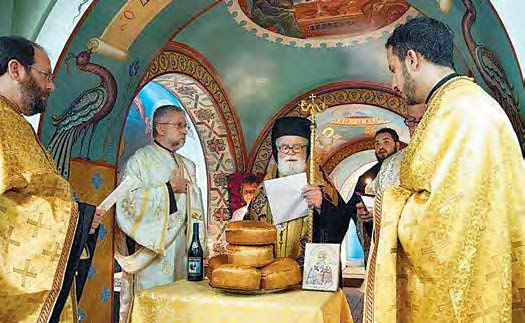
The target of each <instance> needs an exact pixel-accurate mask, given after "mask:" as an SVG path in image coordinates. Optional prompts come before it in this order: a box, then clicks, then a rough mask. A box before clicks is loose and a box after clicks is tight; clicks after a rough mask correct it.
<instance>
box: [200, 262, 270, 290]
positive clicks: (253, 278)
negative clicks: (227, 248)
mask: <svg viewBox="0 0 525 323" xmlns="http://www.w3.org/2000/svg"><path fill="white" fill-rule="evenodd" d="M210 284H211V285H212V286H213V287H222V288H232V289H242V290H258V289H259V288H260V285H261V272H260V271H259V270H257V269H256V268H253V267H250V266H237V265H232V264H226V265H220V266H219V267H217V268H215V269H214V270H213V274H212V276H211V282H210Z"/></svg>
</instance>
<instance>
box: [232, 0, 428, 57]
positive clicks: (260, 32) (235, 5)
mask: <svg viewBox="0 0 525 323" xmlns="http://www.w3.org/2000/svg"><path fill="white" fill-rule="evenodd" d="M226 6H227V7H228V11H229V12H230V13H231V15H232V16H233V17H234V20H235V21H236V22H237V23H238V24H239V25H241V26H242V27H243V28H244V29H246V30H247V31H249V32H251V33H255V35H256V36H257V37H259V38H266V40H268V41H270V42H272V43H276V44H277V43H279V44H282V45H290V46H295V47H312V48H321V47H350V46H355V45H359V44H363V43H366V42H368V41H370V40H373V39H380V38H382V37H384V36H385V33H388V34H390V33H392V31H393V30H394V28H395V27H396V26H397V25H399V24H403V23H405V22H406V21H407V20H409V19H410V18H413V17H416V16H418V15H419V14H420V13H419V11H417V10H416V9H414V8H413V7H410V9H408V11H407V12H406V13H405V14H404V15H403V16H401V18H399V19H397V20H396V21H395V22H394V23H392V24H390V25H387V26H385V27H383V28H380V29H378V30H375V31H373V32H369V33H366V34H364V35H358V36H350V37H346V38H341V37H339V38H338V37H334V38H331V39H330V38H319V39H316V38H307V39H301V38H294V37H288V36H285V35H281V34H279V33H275V32H272V31H270V30H268V29H265V28H263V27H261V26H259V25H258V24H256V23H255V22H253V20H251V19H250V17H248V16H246V14H245V13H244V11H243V10H242V8H241V6H240V5H239V1H238V0H227V1H226Z"/></svg>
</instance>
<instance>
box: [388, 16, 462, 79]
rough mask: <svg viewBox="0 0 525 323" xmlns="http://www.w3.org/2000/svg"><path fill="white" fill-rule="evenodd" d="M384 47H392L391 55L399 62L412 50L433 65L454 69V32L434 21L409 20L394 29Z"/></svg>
mask: <svg viewBox="0 0 525 323" xmlns="http://www.w3.org/2000/svg"><path fill="white" fill-rule="evenodd" d="M385 47H386V48H389V47H392V53H393V54H394V55H396V56H397V57H398V58H399V59H400V60H401V61H403V60H404V59H405V57H406V55H407V52H408V51H409V50H410V49H412V50H414V51H416V52H418V53H420V54H421V55H422V56H423V57H424V58H425V59H426V60H428V61H430V62H432V63H434V64H437V65H442V66H448V67H450V68H452V69H454V32H453V31H452V29H450V27H448V26H447V25H446V24H444V23H442V22H441V21H439V20H436V19H432V18H429V17H424V16H422V17H416V18H413V19H410V20H409V21H407V22H406V23H405V24H403V25H400V26H398V27H396V29H394V32H393V33H392V35H391V36H390V37H389V38H388V40H387V41H386V44H385Z"/></svg>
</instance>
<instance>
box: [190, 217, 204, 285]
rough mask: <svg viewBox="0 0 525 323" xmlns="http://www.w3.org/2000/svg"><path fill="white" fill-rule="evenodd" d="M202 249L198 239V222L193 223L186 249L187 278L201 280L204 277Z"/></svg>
mask: <svg viewBox="0 0 525 323" xmlns="http://www.w3.org/2000/svg"><path fill="white" fill-rule="evenodd" d="M202 256H203V250H202V246H201V242H200V240H199V224H198V223H193V238H192V239H191V245H190V249H189V250H188V280H189V281H201V280H202V278H203V277H204V268H203V263H202Z"/></svg>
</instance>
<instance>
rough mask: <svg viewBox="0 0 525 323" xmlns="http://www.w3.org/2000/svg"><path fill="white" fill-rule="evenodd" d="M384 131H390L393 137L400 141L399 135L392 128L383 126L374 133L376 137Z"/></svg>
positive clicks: (395, 140)
mask: <svg viewBox="0 0 525 323" xmlns="http://www.w3.org/2000/svg"><path fill="white" fill-rule="evenodd" d="M382 133H388V134H389V135H390V136H391V137H392V139H394V142H398V141H399V135H398V134H397V132H396V131H395V130H394V129H392V128H382V129H379V130H377V132H376V134H375V135H374V138H375V137H377V135H379V134H382Z"/></svg>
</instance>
